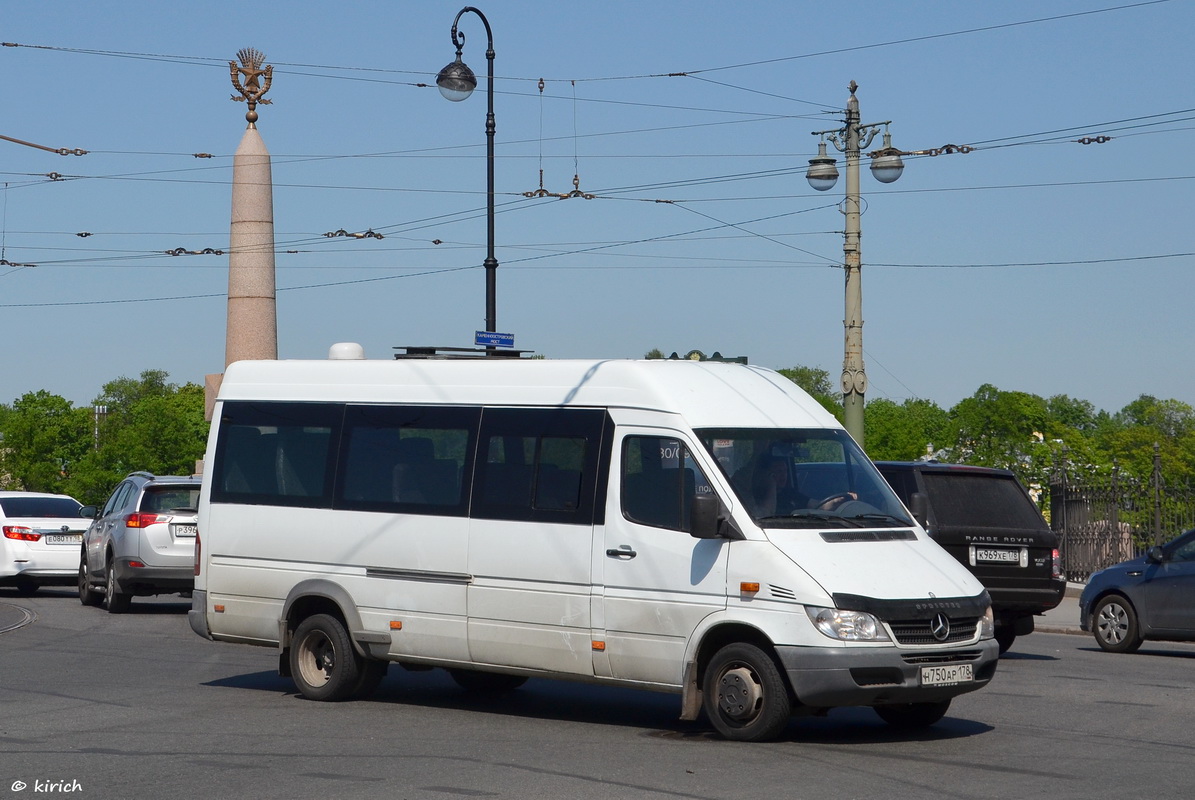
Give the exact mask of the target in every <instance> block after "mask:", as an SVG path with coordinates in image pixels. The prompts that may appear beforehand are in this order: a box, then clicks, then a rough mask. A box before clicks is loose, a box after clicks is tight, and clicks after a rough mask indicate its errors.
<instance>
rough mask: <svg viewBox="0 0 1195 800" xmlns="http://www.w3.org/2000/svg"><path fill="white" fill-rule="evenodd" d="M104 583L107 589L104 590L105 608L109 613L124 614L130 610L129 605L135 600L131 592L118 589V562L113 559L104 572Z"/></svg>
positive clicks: (109, 560) (109, 561)
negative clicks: (125, 592)
mask: <svg viewBox="0 0 1195 800" xmlns="http://www.w3.org/2000/svg"><path fill="white" fill-rule="evenodd" d="M104 585H105V587H106V591H105V592H104V608H105V609H107V610H108V613H109V614H123V613H124V612H126V611H128V610H129V605H130V604H131V603H132V602H133V596H132V595H131V594H124V593H122V592H120V591H119V590H118V589H117V586H116V564H115V563H113V561H112V559H111V558H109V559H108V564H107V569H106V570H105V573H104Z"/></svg>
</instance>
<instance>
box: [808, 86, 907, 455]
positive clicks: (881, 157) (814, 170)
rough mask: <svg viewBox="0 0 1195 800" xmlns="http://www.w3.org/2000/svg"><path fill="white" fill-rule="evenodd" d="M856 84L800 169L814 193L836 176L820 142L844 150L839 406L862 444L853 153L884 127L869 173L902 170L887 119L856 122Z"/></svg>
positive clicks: (891, 175)
mask: <svg viewBox="0 0 1195 800" xmlns="http://www.w3.org/2000/svg"><path fill="white" fill-rule="evenodd" d="M858 88H859V87H858V84H856V83H855V82H854V81H851V84H850V90H851V97H850V100H848V101H847V105H846V124H845V125H844V126H843V127H841V128H836V129H834V130H828V131H814V132H813V135H814V136H820V137H822V140H821V142H820V143H819V144H818V146H817V156H816V157H814V158H811V159H809V170H808V172H806V173H805V178H806V180H808V181H809V185H810V186H812V187H813V188H814V189H816V190H817V191H819V192H824V191H828V190H829V189H832V188H833V187H834V184H835V183H837V181H838V169H837V168H836V167H835V166H834V164H835V159H833V158H831V157H830V156H828V155H826V141H827V140H829V141H830V142H831V143H833V145H834V147H836V148H837V149H838V150H839V151H840V152H843V153H845V154H846V199H845V201H844V203H843V207H842V213H843V214H844V215H846V237H845V240H844V242H843V245H842V251H843V254H844V255H845V264H844V266H845V269H846V316H845V318H844V320H843V327H844V328H845V337H846V341H845V347H844V353H843V359H842V406H843V411H844V417H845V426H846V429H847V432H848V433H850V435H851V436H852V437H853V438H854V439H855V441H856V442H858V443H859V446H860V447H862V446H863V396H864V394H865V393H866V391H867V373H866V372H865V371H864V367H863V282H862V276H861V270H860V267H861V261H860V251H859V235H860V232H859V213H860V208H859V205H860V200H859V155H860V151H861V150H862V149H863V148H865V147H867V146H868V145H869V144H871V140H872V139H874V138H875V137H876V134H878V133H879V132H880V126H883V127H884V146H883V147H882V148H881V149H880V150H877V151H876V152H874V153H870V154H869V155H870V156H871V174H872V175H874V176H875V179H876V180H878V181H879V182H880V183H892V182H893V181H895V180H896V179H897V178H899V177H900V173H901V171H902V170H904V168H905V165H904V162H902V161H901V160H900V154H901V152H902V151H900V150H897V149H896V148H894V147H893V146H892V137H891V135H890V134H889V133H888V124H889V122H890V120H889V121H885V122H871V123H867V124H866V125H864V124H860V122H859V101H858V99H856V98H855V90H856V89H858Z"/></svg>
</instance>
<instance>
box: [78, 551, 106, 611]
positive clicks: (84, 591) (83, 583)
mask: <svg viewBox="0 0 1195 800" xmlns="http://www.w3.org/2000/svg"><path fill="white" fill-rule="evenodd" d="M79 602H80V603H82V604H83V605H85V606H92V607H97V606H99V604H100V603H102V602H104V596H103V595H102V594H101V593H100V592H97V591H95V590H94V589H92V588H91V581H90V580H88V578H87V561H86V560H83V561H80V562H79Z"/></svg>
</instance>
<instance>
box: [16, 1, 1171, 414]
mask: <svg viewBox="0 0 1195 800" xmlns="http://www.w3.org/2000/svg"><path fill="white" fill-rule="evenodd" d="M479 7H481V9H482V11H483V12H485V14H486V15H487V17H488V18H489V21H490V24H491V26H492V28H493V32H494V46H495V50H496V53H497V58H496V61H495V71H496V74H497V78H498V79H497V91H496V93H495V107H496V117H497V191H498V194H499V196H498V201H497V202H498V212H499V213H498V215H497V244H498V252H497V255H498V259H499V261H500V263H501V265H502V266H501V267H500V269H499V273H498V329H499V330H500V331H504V332H510V333H513V334H514V335H515V337H516V344H517V345H518V346H519V347H520V348H523V349H527V350H534V351H536V352H538V353H542V354H545V355H547V356H549V357H640V356H642V355H643V354H644V353H646V352H647V351H648V350H650V349H652V348H659V349H661V350H663V351H664V352H665V353H669V352H672V351H674V350H676V351H681V352H682V353H683V352H684V351H687V350H689V349H694V348H696V349H701V350H704V351H705V352H707V353H709V352H712V351H715V350H717V351H720V352H721V353H723V354H724V355H735V356H737V355H747V356H749V357H750V359H751V360H752V362H753V363H757V364H761V365H764V366H768V367H789V366H794V365H804V366H811V367H821V368H823V369H826V370H827V371H828V372H829V373H830V375H831V376H832V377H833V378H836V376H837V375H838V372H839V370H840V368H841V364H842V345H843V329H842V319H843V272H842V270H841V261H842V234H841V231H842V228H843V217H842V215H841V214H840V213H839V211H838V210H837V204H838V203H839V202H840V201H841V200H842V196H843V190H844V186H843V183H844V181H841V180H840V182H839V184H838V186H836V187H835V188H834V189H833V190H831V191H830V192H827V193H825V194H822V193H817V192H814V191H813V190H812V189H811V188H810V187H809V185H808V184H807V182H806V180H805V169H806V166H807V163H808V159H809V158H810V157H812V156H813V155H814V153H815V151H816V146H817V138H816V137H814V136H812V135H811V131H814V130H822V129H827V128H833V127H837V126H838V125H839V124H840V122H841V119H842V109H843V107H844V105H845V103H846V100H847V97H848V90H847V85H848V84H849V82H850V81H851V80H854V81H857V82H858V84H859V90H858V97H859V101H860V104H861V108H862V116H863V121H864V122H883V121H885V120H891V121H892V124H891V133H892V137H893V143H894V144H895V145H896V146H897V147H899V148H902V149H904V150H921V149H929V148H935V147H941V146H942V145H946V144H956V145H972V146H974V148H975V149H974V151H973V152H971V153H969V154H965V155H962V154H955V155H942V156H938V157H908V158H906V169H905V173H904V176H903V177H902V178H901V179H900V180H899V181H898V182H897V183H894V184H890V185H882V184H879V183H877V182H876V181H875V180H874V179H873V178H872V177H871V175H870V174H869V173H867V171H866V170H864V174H863V176H862V190H863V193H864V196H865V202H866V213H865V214H864V215H863V221H862V229H863V238H862V246H863V263H864V269H863V303H864V306H863V312H864V319H865V321H866V325H865V327H864V350H865V354H866V362H867V369H868V375H869V378H870V383H871V385H870V391H869V393H868V399H875V398H878V397H886V398H889V399H892V400H895V401H898V402H899V401H901V400H904V399H905V398H908V397H922V398H926V399H929V400H933V401H934V402H936V403H938V404H939V405H941V406H942V407H944V408H947V407H949V406H951V405H953V404H954V403H956V402H958V401H959V400H960V399H962V398H964V397H967V396H970V395H971V394H973V393H974V392H975V390H976V389H977V388H978V387H979V386H980V385H981V384H984V383H992V384H994V385H996V386H998V387H999V388H1001V389H1006V390H1020V391H1026V392H1032V393H1035V394H1039V395H1042V396H1047V397H1048V396H1050V395H1054V394H1068V395H1070V396H1071V397H1075V398H1081V399H1085V400H1089V401H1090V402H1092V403H1093V404H1094V405H1095V406H1096V407H1097V408H1100V409H1104V410H1108V411H1116V410H1119V409H1120V408H1121V407H1123V406H1124V405H1125V404H1127V403H1128V402H1130V401H1132V400H1134V399H1135V398H1136V397H1137V396H1138V395H1140V394H1143V393H1145V394H1152V395H1155V396H1157V397H1161V398H1176V399H1178V400H1182V401H1184V402H1188V403H1195V370H1192V368H1191V364H1190V359H1189V355H1188V354H1189V350H1190V342H1191V341H1192V339H1193V338H1195V337H1193V336H1192V333H1193V327H1195V324H1193V322H1192V319H1193V315H1192V313H1191V311H1190V300H1191V298H1192V295H1193V292H1192V289H1193V288H1195V269H1193V267H1195V256H1193V255H1192V253H1193V252H1195V235H1193V233H1192V231H1193V229H1195V223H1193V221H1192V205H1193V204H1192V198H1193V189H1195V148H1193V147H1192V144H1195V135H1193V133H1192V131H1193V130H1195V82H1193V81H1192V80H1191V76H1192V72H1193V67H1195V63H1193V57H1192V52H1193V51H1192V48H1191V32H1192V31H1195V3H1191V2H1189V0H1168V1H1166V2H1156V3H1149V2H1139V3H1127V2H1121V3H1118V2H1115V0H1109V2H1103V3H1099V2H1091V1H1090V0H1082V1H1079V0H1074V1H1072V0H1043V1H1041V2H1009V3H998V4H992V3H959V2H945V1H943V2H910V3H869V2H861V3H856V4H854V5H852V6H847V7H844V6H836V5H833V4H821V5H818V4H810V3H792V2H788V1H787V0H784V1H781V0H777V1H776V2H756V3H741V4H727V3H714V2H691V1H690V2H678V1H677V0H655V1H654V2H650V3H645V2H641V1H637V2H630V1H629V0H613V1H607V2H601V3H593V2H591V3H570V2H560V1H559V0H552V1H551V2H549V1H548V0H543V1H542V2H541V1H539V0H506V1H505V2H491V3H489V4H488V5H484V6H479ZM460 8H461V5H459V4H457V3H446V2H438V1H437V2H427V1H425V2H419V3H413V2H403V3H398V2H359V3H352V4H344V3H317V2H287V3H282V4H274V5H273V6H271V5H269V4H253V3H249V4H246V3H232V2H210V1H205V0H195V1H194V2H189V3H163V2H160V1H157V0H155V2H113V3H95V2H43V3H15V2H13V3H6V4H5V9H4V14H3V18H2V20H0V41H3V42H6V43H16V44H19V45H21V46H20V47H3V48H0V75H3V76H4V79H3V80H2V81H0V107H2V108H4V110H5V113H4V115H3V121H2V122H0V134H3V135H5V136H9V137H14V138H18V139H22V140H25V141H29V142H35V143H38V144H42V145H47V146H50V147H53V148H60V147H66V148H72V149H73V148H82V149H86V150H88V151H90V153H89V154H88V155H86V156H80V157H76V156H73V155H72V156H60V155H56V154H52V153H48V152H44V151H41V150H36V149H33V148H29V147H25V146H22V145H18V144H14V143H10V142H7V141H0V180H2V181H3V189H4V192H3V197H2V209H3V217H2V220H3V231H2V245H3V255H2V257H3V258H4V259H5V260H6V261H8V262H10V263H15V264H36V265H37V266H35V267H12V266H3V265H0V332H2V335H3V337H4V340H5V341H6V342H7V346H6V347H5V348H4V352H5V355H4V358H3V369H2V370H0V402H12V401H13V400H14V399H16V398H17V397H19V396H20V395H22V394H24V393H26V392H30V391H36V390H39V389H45V390H48V391H50V392H53V393H56V394H61V395H62V396H64V397H66V398H67V399H69V400H71V401H72V402H74V403H76V404H80V405H85V404H88V403H90V401H91V400H92V398H93V397H94V396H95V395H96V394H97V393H98V392H99V390H100V388H101V386H102V385H103V384H104V383H105V382H107V381H109V380H112V379H114V378H117V377H122V376H127V377H136V376H137V375H139V374H140V373H141V371H143V370H145V369H162V370H165V371H167V372H168V373H169V374H170V379H171V380H172V381H175V382H178V383H183V382H188V381H193V382H197V383H202V381H203V376H204V375H205V374H207V373H212V372H219V371H221V370H222V369H223V366H224V330H225V313H226V305H225V298H224V293H225V292H226V289H227V266H228V262H227V256H217V255H206V256H204V255H198V256H178V257H172V256H169V255H166V254H165V251H167V250H173V249H175V248H179V247H182V248H185V249H187V250H202V249H204V248H213V249H225V248H227V246H228V235H229V213H230V212H229V203H230V180H231V162H232V159H231V156H232V153H233V152H234V151H235V149H236V147H237V144H238V143H239V141H240V138H241V135H242V133H243V131H244V129H245V118H244V114H245V106H244V105H243V104H241V103H234V102H231V101H230V96H231V93H232V85H231V83H230V80H229V70H228V64H227V62H228V61H229V60H232V59H234V58H235V57H236V52H237V51H238V50H239V49H241V48H244V47H254V48H257V49H258V50H261V51H263V52H264V53H265V54H266V57H267V59H266V60H267V63H269V64H273V65H274V82H273V87H272V89H271V90H270V92H269V94H268V95H267V97H268V98H269V99H271V100H272V101H273V104H272V105H269V106H262V107H260V108H259V111H260V113H261V119H260V120H259V122H258V128H259V130H260V132H261V135H262V137H263V138H264V140H265V142H266V144H267V146H268V147H269V149H270V151H271V153H272V155H273V160H274V168H273V174H274V180H275V184H276V185H275V190H274V213H275V231H276V243H277V251H278V254H277V285H278V290H279V291H278V331H279V355H280V357H282V358H323V357H324V356H325V355H326V353H327V348H328V346H329V345H330V344H332V343H333V342H338V341H357V342H360V343H362V344H363V345H364V346H365V349H366V353H367V355H369V356H370V357H373V358H389V357H390V355H391V353H392V352H393V351H392V349H391V348H393V347H394V346H398V345H426V344H435V345H455V346H469V345H471V344H472V341H473V332H474V331H476V330H479V329H482V328H483V327H484V311H485V307H484V275H483V271H482V269H481V266H480V265H481V262H482V259H483V258H484V255H485V233H486V231H485V218H484V207H485V144H484V143H485V135H484V118H485V103H486V97H485V92H484V73H485V66H486V63H485V55H484V54H485V44H486V42H485V32H484V28H483V27H482V25H481V23H480V21H479V20H478V18H477V17H475V16H473V15H471V14H469V15H466V16H465V17H464V18H463V19H462V22H461V30H462V31H463V32H464V33H465V35H466V43H465V52H464V60H465V61H466V63H468V64H469V65H470V66H471V67H472V68H473V69H474V70H475V71H476V72H477V73H478V74H479V75H481V76H483V86H482V88H481V89H479V91H478V92H477V93H476V94H475V95H474V96H473V97H472V98H470V99H468V100H467V101H465V102H463V103H459V104H454V103H448V102H447V101H445V100H443V99H442V98H441V97H440V95H439V93H438V92H437V91H436V90H435V88H434V87H431V86H430V85H431V84H432V83H433V82H434V76H435V73H436V72H437V71H438V70H439V69H440V68H441V67H442V66H444V65H445V64H446V63H448V62H449V61H451V60H452V58H453V56H454V52H455V51H454V49H453V47H452V44H451V42H450V39H449V28H450V27H451V24H452V21H453V18H454V16H455V15H456V13H457V11H458V10H460ZM1101 9H1106V10H1101ZM1093 12H1098V13H1093ZM673 73H685V74H683V75H672V76H670V74H673ZM540 78H543V79H544V80H545V88H544V91H543V93H542V95H541V93H540V92H539V90H538V87H537V83H538V80H539V79H540ZM419 84H427V86H421V85H419ZM1096 136H1110V137H1112V138H1111V140H1110V141H1107V142H1106V143H1103V144H1088V145H1083V144H1079V143H1076V141H1075V140H1077V139H1080V138H1084V137H1089V138H1094V137H1096ZM878 145H879V141H878V139H877V141H876V142H875V143H873V146H872V149H874V148H875V147H876V146H878ZM831 152H832V153H833V152H834V151H833V148H831ZM193 153H210V154H212V155H213V156H214V157H213V158H211V159H197V158H195V157H194V156H193V155H192V154H193ZM839 167H840V169H841V168H842V161H841V156H840V162H839ZM541 168H542V169H543V185H544V187H545V188H547V189H548V190H550V191H554V192H565V191H568V190H571V189H572V188H573V186H572V179H573V175H574V174H578V175H579V179H580V188H581V189H582V190H583V191H586V192H590V193H593V194H595V195H597V197H596V198H595V199H592V200H585V199H580V198H574V199H569V200H556V199H537V198H530V199H529V198H525V197H524V196H523V194H522V193H523V192H525V191H531V190H534V189H537V188H538V187H539V184H540V178H539V170H540V169H541ZM51 173H58V174H60V175H61V176H62V178H63V179H61V180H51V179H49V178H48V177H47V175H48V174H51ZM658 201H667V202H658ZM338 229H345V230H348V231H356V232H361V231H366V230H369V229H372V230H373V231H376V232H380V233H382V234H383V235H384V236H385V238H384V239H374V238H365V239H359V240H358V239H346V238H344V237H338V238H326V237H325V236H324V235H323V234H324V233H325V232H330V231H336V230H338ZM83 232H86V233H90V234H91V235H90V236H87V237H81V236H78V235H77V234H79V233H83ZM436 242H439V243H438V244H437V243H436Z"/></svg>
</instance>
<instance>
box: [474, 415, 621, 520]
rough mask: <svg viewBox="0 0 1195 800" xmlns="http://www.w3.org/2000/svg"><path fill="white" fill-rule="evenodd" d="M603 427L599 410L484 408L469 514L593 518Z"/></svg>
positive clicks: (604, 419)
mask: <svg viewBox="0 0 1195 800" xmlns="http://www.w3.org/2000/svg"><path fill="white" fill-rule="evenodd" d="M605 427H606V413H605V412H604V411H602V410H599V409H580V408H578V409H573V408H523V409H516V408H499V409H489V408H487V409H485V411H484V412H483V415H482V426H481V445H480V454H479V456H478V463H477V477H476V482H475V486H474V489H473V504H472V510H471V512H470V514H471V516H473V517H476V518H479V519H512V520H539V521H544V522H563V523H571V524H577V525H590V524H593V522H594V513H595V512H594V508H595V502H594V497H595V494H596V492H597V491H598V486H599V483H600V481H599V479H598V472H599V461H600V456H601V452H602V448H603V438H602V437H603V435H604V434H603V432H604V430H605Z"/></svg>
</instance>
